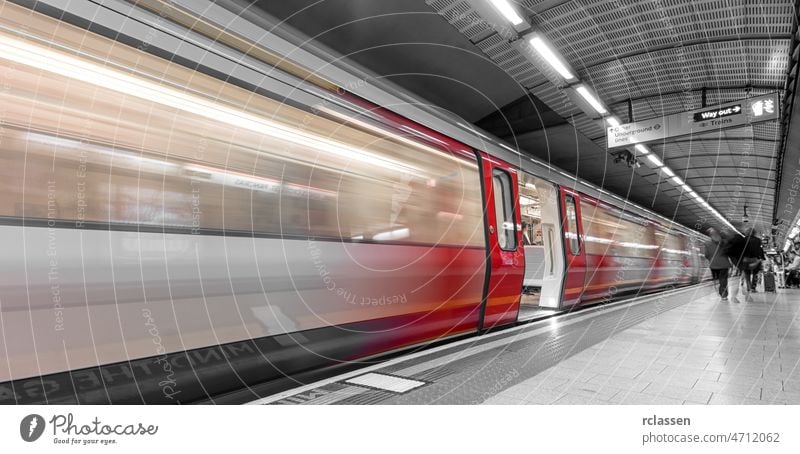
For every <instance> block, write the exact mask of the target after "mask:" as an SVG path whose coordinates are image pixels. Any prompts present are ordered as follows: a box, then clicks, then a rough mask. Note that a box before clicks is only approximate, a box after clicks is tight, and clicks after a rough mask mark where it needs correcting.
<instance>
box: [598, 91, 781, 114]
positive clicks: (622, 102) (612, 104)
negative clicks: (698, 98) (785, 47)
mask: <svg viewBox="0 0 800 454" xmlns="http://www.w3.org/2000/svg"><path fill="white" fill-rule="evenodd" d="M747 88H752V89H754V90H772V91H783V88H778V87H774V86H771V85H731V86H717V87H701V88H692V89H690V90H678V91H668V92H665V93H659V94H658V95H646V96H639V97H636V98H625V99H622V100H619V101H610V102H609V103H608V104H609V107H611V108H612V109H613V108H614V106H615V105H620V104H627V103H628V101H630V102H636V101H648V100H650V99H654V98H657V97H659V96H673V95H683V94H686V93H694V92H698V91H699V92H702V91H703V90H704V89H705V90H706V91H707V92H709V93H711V92H713V91H714V90H744V89H747ZM731 101H736V100H735V99H731ZM626 108H627V107H626ZM678 112H680V111H678Z"/></svg>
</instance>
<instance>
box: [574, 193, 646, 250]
mask: <svg viewBox="0 0 800 454" xmlns="http://www.w3.org/2000/svg"><path fill="white" fill-rule="evenodd" d="M581 216H582V217H583V234H584V242H585V244H586V253H587V254H593V255H609V256H617V257H640V258H653V257H655V254H656V250H657V249H658V247H657V246H656V245H655V244H654V241H653V238H652V233H651V230H650V229H648V227H647V225H646V224H643V223H640V222H639V220H638V219H635V218H632V217H631V216H630V215H628V214H625V213H623V212H622V211H620V210H617V209H614V208H611V207H608V206H605V205H595V204H592V203H588V202H587V201H585V200H582V201H581Z"/></svg>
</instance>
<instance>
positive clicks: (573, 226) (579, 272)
mask: <svg viewBox="0 0 800 454" xmlns="http://www.w3.org/2000/svg"><path fill="white" fill-rule="evenodd" d="M580 198H581V196H580V194H579V193H578V192H575V191H573V190H571V189H567V188H564V187H561V219H562V220H563V226H564V244H565V249H566V251H565V256H566V258H567V275H566V277H565V278H564V298H563V306H564V307H569V306H573V305H575V304H578V303H580V301H581V295H582V294H583V289H584V286H585V285H586V251H585V248H584V247H583V241H582V236H583V235H582V233H581V231H582V228H581V203H580Z"/></svg>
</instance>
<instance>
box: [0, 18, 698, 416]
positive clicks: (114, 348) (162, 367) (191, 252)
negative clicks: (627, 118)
mask: <svg viewBox="0 0 800 454" xmlns="http://www.w3.org/2000/svg"><path fill="white" fill-rule="evenodd" d="M0 24H2V26H3V27H2V30H0V65H2V66H3V67H4V68H5V69H6V70H7V71H6V73H7V74H8V77H7V80H8V84H7V87H6V89H4V90H2V92H0V103H2V104H3V105H4V106H6V108H5V111H4V124H3V135H4V136H3V141H2V142H0V149H1V150H2V153H0V161H1V163H2V165H0V185H2V191H0V231H1V232H0V233H2V235H0V238H2V242H3V250H4V255H3V258H2V260H4V261H5V262H6V263H5V268H4V269H6V270H11V271H10V272H6V273H3V274H2V275H0V301H1V302H2V305H1V306H0V315H1V316H2V317H0V325H2V326H0V329H2V332H3V336H2V338H0V343H2V346H0V352H2V353H0V355H2V361H0V402H3V403H14V402H17V403H41V402H48V403H69V402H78V403H139V402H145V403H174V402H184V403H186V402H195V401H202V400H204V399H208V398H209V397H213V396H219V395H223V394H225V393H229V392H233V391H236V390H240V389H242V388H246V387H249V386H254V385H258V386H267V388H264V389H276V388H280V387H285V386H290V385H292V384H295V382H294V381H293V380H295V379H297V377H300V375H299V374H305V373H309V372H313V371H319V370H323V369H324V368H328V367H331V366H335V365H340V364H345V365H354V364H359V363H360V362H362V363H363V362H366V361H370V360H371V358H373V357H375V356H376V355H382V354H386V353H388V352H392V351H398V350H400V349H404V348H408V347H411V346H420V345H425V344H426V343H429V342H433V341H438V340H442V339H447V338H450V337H453V336H459V335H464V334H469V333H478V332H482V331H485V330H487V329H490V328H497V327H502V326H508V325H510V324H513V323H515V322H517V321H518V320H521V319H525V318H528V317H530V316H531V314H535V312H536V311H537V310H538V309H539V308H551V309H564V308H568V307H571V306H575V305H580V304H586V303H593V302H597V301H602V300H603V299H609V298H613V297H615V296H617V295H619V294H622V293H630V292H640V291H654V290H658V289H660V288H664V287H667V286H675V285H683V284H688V283H690V282H696V281H697V280H698V279H699V276H700V274H699V270H700V269H701V268H702V267H703V262H702V259H700V258H699V257H698V256H697V250H696V245H695V243H694V242H695V241H696V239H695V238H693V237H692V238H690V236H691V235H692V234H691V233H690V232H689V231H688V230H686V229H683V228H668V227H667V226H665V225H663V222H662V221H661V220H659V219H658V218H657V217H655V216H651V215H649V214H646V213H645V212H644V211H643V210H641V209H637V210H635V213H634V212H631V211H630V210H627V209H624V208H623V207H620V206H615V203H616V202H615V200H616V199H611V201H604V200H600V198H599V197H596V196H593V195H591V194H588V193H589V192H593V193H594V194H595V195H596V194H597V193H598V192H597V190H596V189H593V188H591V187H590V186H589V185H587V184H585V183H583V182H576V183H575V184H574V185H573V186H569V185H566V184H564V183H563V181H549V180H550V177H551V176H549V175H545V174H538V173H537V172H536V171H531V170H530V168H529V167H527V166H526V165H523V163H521V162H520V163H511V162H508V160H504V159H501V157H500V155H501V154H500V153H498V152H497V150H496V149H495V148H493V146H488V145H487V147H485V149H475V148H474V147H470V146H468V145H466V144H465V143H466V141H467V139H469V137H466V138H465V140H462V138H461V137H458V138H454V137H449V136H445V135H443V134H440V133H438V132H436V131H434V130H432V129H429V128H426V127H424V126H422V125H420V124H418V123H416V122H414V121H413V120H410V119H407V118H403V117H401V116H399V115H396V114H394V113H392V112H390V111H388V110H386V109H383V108H380V107H378V106H375V105H373V104H370V103H368V102H366V101H364V100H362V99H359V98H358V97H355V96H353V95H351V94H348V93H345V92H343V91H341V92H339V93H338V94H334V92H333V91H331V87H330V86H328V85H326V84H322V83H321V85H320V86H318V87H316V89H307V86H306V85H307V84H308V83H307V82H303V81H299V80H297V81H296V82H295V83H296V85H291V84H288V83H287V82H286V80H288V79H287V78H286V77H283V76H280V74H278V75H275V74H276V73H279V72H280V69H276V68H273V67H271V66H268V65H261V66H262V67H261V68H260V69H259V70H258V71H257V70H256V69H253V68H254V67H256V66H257V65H251V66H250V67H247V68H244V69H242V68H239V69H241V71H239V72H237V74H236V75H234V74H233V73H230V77H229V78H228V79H226V81H222V80H220V79H218V78H215V77H212V76H210V75H207V74H204V73H202V72H198V71H196V70H195V68H194V64H192V69H189V68H186V67H184V66H181V65H179V64H176V63H170V62H169V61H167V60H166V59H162V58H160V57H157V56H155V55H152V54H149V53H147V52H145V51H143V50H141V49H136V48H134V47H130V46H128V45H126V44H122V43H119V42H115V41H113V40H111V39H108V38H106V37H103V36H100V35H97V34H95V33H92V32H87V31H85V30H82V29H80V28H78V27H74V26H71V25H68V24H65V23H63V22H58V21H56V20H55V19H53V18H50V17H47V16H45V15H43V14H39V13H34V12H32V11H30V10H27V9H25V8H23V7H20V6H17V5H13V4H6V5H4V10H3V16H2V18H0ZM13 30H26V34H25V35H24V36H23V35H19V34H16V33H14V32H13ZM53 30H58V32H57V34H56V35H53V32H52V31H53ZM159 33H160V32H159ZM190 33H195V32H189V31H187V34H190ZM129 38H130V39H131V40H132V41H135V37H134V36H133V35H131V36H129ZM141 39H143V40H144V39H152V36H143V37H141ZM49 42H55V44H53V45H49V44H47V43H49ZM143 42H144V41H143ZM140 47H141V46H140ZM143 48H144V49H146V48H147V46H144V47H143ZM78 50H80V52H78ZM203 51H205V52H211V51H210V50H208V49H204V50H203ZM176 52H177V51H176ZM179 61H184V60H179ZM214 61H215V60H214V59H213V58H208V59H205V58H204V59H202V60H201V61H198V62H196V64H197V65H198V68H200V69H204V68H205V69H207V71H206V72H207V73H209V74H214V71H213V68H210V67H209V68H207V67H204V66H203V64H208V65H211V64H213V62H214ZM298 68H299V67H298V66H297V65H293V66H292V67H291V68H290V71H289V73H291V74H295V75H297V74H298V71H299V69H298ZM247 71H250V72H249V73H248V72H247ZM270 74H273V75H274V77H273V76H271V75H270ZM281 74H284V73H281ZM286 74H288V73H286ZM284 75H285V74H284ZM278 76H280V77H278ZM309 76H310V75H309ZM248 77H250V78H251V79H248ZM287 77H288V76H287ZM307 79H308V80H311V81H317V82H318V81H319V80H320V79H319V78H318V77H308V78H307ZM303 84H305V85H303ZM242 87H244V88H242ZM299 88H303V90H300V89H299ZM254 90H255V91H256V93H254ZM315 90H316V91H315ZM642 213H645V214H642ZM287 377H288V378H287ZM272 385H274V386H273V388H269V386H272Z"/></svg>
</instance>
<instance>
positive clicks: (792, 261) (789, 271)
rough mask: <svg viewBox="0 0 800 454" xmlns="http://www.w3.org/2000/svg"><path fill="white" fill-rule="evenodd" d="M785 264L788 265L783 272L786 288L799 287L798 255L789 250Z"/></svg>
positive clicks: (799, 268) (799, 261)
mask: <svg viewBox="0 0 800 454" xmlns="http://www.w3.org/2000/svg"><path fill="white" fill-rule="evenodd" d="M787 262H788V265H787V266H786V269H785V271H784V272H785V273H786V276H785V281H786V287H797V286H800V255H798V254H797V252H795V251H793V250H790V251H789V259H788V260H787Z"/></svg>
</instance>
